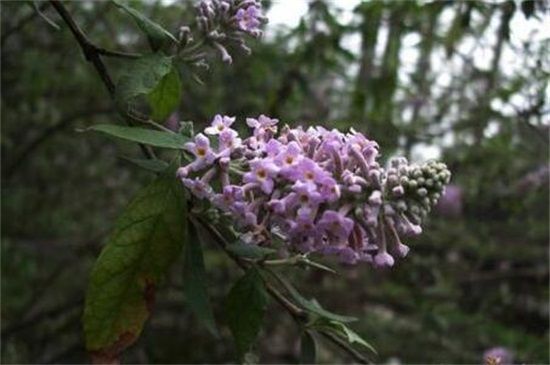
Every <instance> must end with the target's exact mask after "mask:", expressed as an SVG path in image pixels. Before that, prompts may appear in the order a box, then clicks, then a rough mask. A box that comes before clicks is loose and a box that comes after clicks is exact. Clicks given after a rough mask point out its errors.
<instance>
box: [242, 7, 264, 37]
mask: <svg viewBox="0 0 550 365" xmlns="http://www.w3.org/2000/svg"><path fill="white" fill-rule="evenodd" d="M262 18H263V14H262V11H261V9H260V8H259V7H257V6H255V5H251V6H249V7H247V8H246V9H243V8H241V9H239V10H238V11H237V14H236V15H235V19H236V20H237V24H238V25H239V28H240V29H241V30H243V31H245V32H247V33H250V34H253V35H257V34H259V32H260V29H259V26H260V25H261V24H262Z"/></svg>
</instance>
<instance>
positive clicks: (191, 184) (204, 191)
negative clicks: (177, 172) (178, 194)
mask: <svg viewBox="0 0 550 365" xmlns="http://www.w3.org/2000/svg"><path fill="white" fill-rule="evenodd" d="M181 181H182V182H183V185H185V187H187V188H188V189H189V190H191V192H192V193H193V195H195V196H196V197H197V198H199V199H209V198H210V196H211V195H212V187H211V186H210V185H208V184H207V183H205V182H204V181H202V180H201V179H199V178H195V179H188V178H183V179H181Z"/></svg>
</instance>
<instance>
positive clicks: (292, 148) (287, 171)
mask: <svg viewBox="0 0 550 365" xmlns="http://www.w3.org/2000/svg"><path fill="white" fill-rule="evenodd" d="M301 153H302V149H301V148H300V145H298V143H297V142H295V141H292V142H290V143H289V144H288V145H287V146H286V148H281V151H280V152H279V153H278V154H277V156H276V157H275V163H276V164H277V165H278V166H280V167H281V175H282V176H284V177H286V178H289V176H291V175H292V172H293V171H294V170H295V168H296V166H297V165H298V163H299V162H300V160H301V158H302V156H301Z"/></svg>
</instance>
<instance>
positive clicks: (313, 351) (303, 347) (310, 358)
mask: <svg viewBox="0 0 550 365" xmlns="http://www.w3.org/2000/svg"><path fill="white" fill-rule="evenodd" d="M315 363H317V343H316V342H315V337H313V333H311V331H304V333H303V334H302V338H301V339H300V364H315Z"/></svg>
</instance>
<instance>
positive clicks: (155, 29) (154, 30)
mask: <svg viewBox="0 0 550 365" xmlns="http://www.w3.org/2000/svg"><path fill="white" fill-rule="evenodd" d="M113 3H114V4H115V5H116V6H117V7H118V8H119V9H122V10H124V11H125V12H126V13H128V14H129V15H130V16H131V17H132V18H134V21H135V22H136V24H137V26H138V27H139V28H140V29H141V31H142V32H143V33H145V35H146V36H147V40H148V41H149V45H150V46H151V49H152V50H153V51H158V50H159V49H162V48H164V47H166V46H168V45H169V44H170V43H171V42H174V43H178V40H177V39H176V38H175V37H174V36H173V35H172V34H171V33H170V32H168V31H167V30H166V29H164V28H163V27H161V26H160V25H159V24H157V23H155V22H154V21H152V20H151V19H149V18H147V17H146V16H145V15H143V14H142V13H140V12H139V11H137V10H136V9H134V8H132V7H129V6H128V5H125V4H123V3H121V2H120V1H118V0H113Z"/></svg>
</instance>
